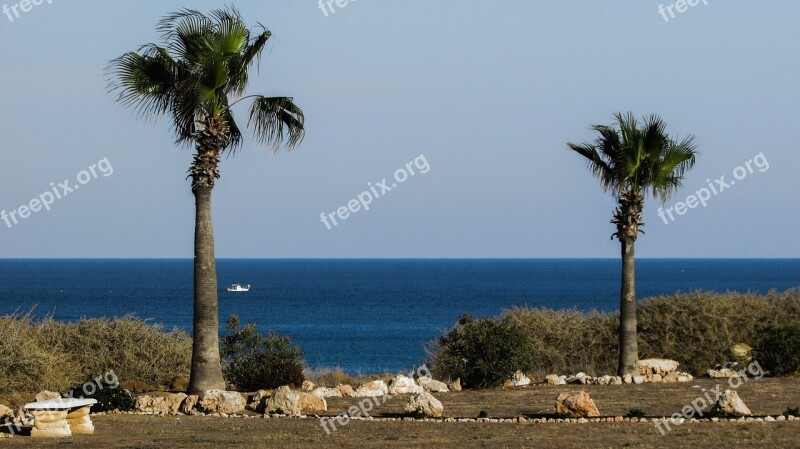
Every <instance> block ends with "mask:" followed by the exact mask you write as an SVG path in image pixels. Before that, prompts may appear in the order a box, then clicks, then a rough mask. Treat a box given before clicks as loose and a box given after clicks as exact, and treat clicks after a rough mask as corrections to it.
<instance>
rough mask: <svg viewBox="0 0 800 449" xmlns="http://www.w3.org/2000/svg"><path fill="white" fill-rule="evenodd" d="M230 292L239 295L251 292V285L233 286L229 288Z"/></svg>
mask: <svg viewBox="0 0 800 449" xmlns="http://www.w3.org/2000/svg"><path fill="white" fill-rule="evenodd" d="M228 291H229V292H237V293H242V292H249V291H250V284H247V285H240V284H233V285H231V286H230V287H228Z"/></svg>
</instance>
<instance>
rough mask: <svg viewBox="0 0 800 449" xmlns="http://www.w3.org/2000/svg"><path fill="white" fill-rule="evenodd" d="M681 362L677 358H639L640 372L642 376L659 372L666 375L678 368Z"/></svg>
mask: <svg viewBox="0 0 800 449" xmlns="http://www.w3.org/2000/svg"><path fill="white" fill-rule="evenodd" d="M679 365H680V363H678V362H676V361H675V360H667V359H645V360H639V374H641V375H642V376H652V375H654V374H659V375H661V376H666V375H668V374H670V373H674V372H675V371H677V370H678V366H679Z"/></svg>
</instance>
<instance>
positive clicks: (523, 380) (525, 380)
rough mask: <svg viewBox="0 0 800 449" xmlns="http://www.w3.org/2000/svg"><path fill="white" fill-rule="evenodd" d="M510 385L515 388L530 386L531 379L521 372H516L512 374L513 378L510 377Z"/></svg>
mask: <svg viewBox="0 0 800 449" xmlns="http://www.w3.org/2000/svg"><path fill="white" fill-rule="evenodd" d="M511 383H512V384H513V386H515V387H524V386H526V385H530V384H531V379H530V378H529V377H528V376H526V375H525V373H523V372H522V371H517V372H516V373H514V376H512V377H511Z"/></svg>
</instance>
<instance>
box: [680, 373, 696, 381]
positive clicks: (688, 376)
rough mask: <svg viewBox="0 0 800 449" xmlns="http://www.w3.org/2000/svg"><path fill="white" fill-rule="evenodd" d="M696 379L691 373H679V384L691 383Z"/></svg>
mask: <svg viewBox="0 0 800 449" xmlns="http://www.w3.org/2000/svg"><path fill="white" fill-rule="evenodd" d="M692 379H694V377H692V375H691V374H689V373H678V382H691V381H692Z"/></svg>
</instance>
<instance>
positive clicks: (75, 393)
mask: <svg viewBox="0 0 800 449" xmlns="http://www.w3.org/2000/svg"><path fill="white" fill-rule="evenodd" d="M66 396H67V397H74V398H82V399H96V400H97V404H94V405H92V413H99V412H109V411H112V410H119V411H121V412H127V411H130V410H133V408H134V405H135V401H134V397H133V394H132V393H131V392H129V391H128V390H125V389H124V388H122V387H120V385H119V379H117V377H116V375H115V374H114V372H113V371H110V372H108V373H106V375H105V376H102V377H97V378H95V379H89V380H87V381H86V382H84V383H83V384H81V385H76V386H75V387H73V388H71V389H70V390H69V391H68V392H67V394H66Z"/></svg>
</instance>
